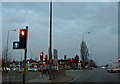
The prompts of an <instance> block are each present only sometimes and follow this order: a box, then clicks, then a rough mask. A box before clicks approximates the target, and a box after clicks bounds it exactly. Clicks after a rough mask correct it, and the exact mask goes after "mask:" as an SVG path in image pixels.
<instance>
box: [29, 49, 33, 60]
mask: <svg viewBox="0 0 120 84" xmlns="http://www.w3.org/2000/svg"><path fill="white" fill-rule="evenodd" d="M28 52H30V54H31V55H30V56H31V57H30V58H31V59H32V51H31V50H29V51H28Z"/></svg>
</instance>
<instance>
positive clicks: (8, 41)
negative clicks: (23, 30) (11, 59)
mask: <svg viewBox="0 0 120 84" xmlns="http://www.w3.org/2000/svg"><path fill="white" fill-rule="evenodd" d="M10 31H17V30H8V33H7V51H6V66H5V67H7V58H8V43H9V33H10Z"/></svg>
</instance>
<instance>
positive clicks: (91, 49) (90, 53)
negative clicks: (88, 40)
mask: <svg viewBox="0 0 120 84" xmlns="http://www.w3.org/2000/svg"><path fill="white" fill-rule="evenodd" d="M93 46H94V45H91V46H90V48H89V49H90V56H91V60H92V48H91V47H93Z"/></svg>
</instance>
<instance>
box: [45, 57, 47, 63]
mask: <svg viewBox="0 0 120 84" xmlns="http://www.w3.org/2000/svg"><path fill="white" fill-rule="evenodd" d="M45 62H46V63H47V55H46V56H45Z"/></svg>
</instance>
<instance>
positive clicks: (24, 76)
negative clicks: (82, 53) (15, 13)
mask: <svg viewBox="0 0 120 84" xmlns="http://www.w3.org/2000/svg"><path fill="white" fill-rule="evenodd" d="M26 29H27V37H26V48H25V54H24V55H25V56H24V73H23V84H25V82H26V58H27V38H28V26H26Z"/></svg>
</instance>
